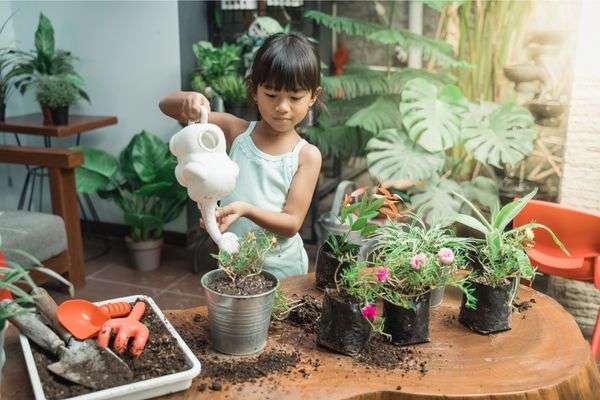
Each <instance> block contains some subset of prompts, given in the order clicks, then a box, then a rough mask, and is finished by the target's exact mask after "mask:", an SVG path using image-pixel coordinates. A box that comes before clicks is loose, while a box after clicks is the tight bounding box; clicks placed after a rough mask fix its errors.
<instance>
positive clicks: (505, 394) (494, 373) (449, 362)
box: [0, 274, 600, 400]
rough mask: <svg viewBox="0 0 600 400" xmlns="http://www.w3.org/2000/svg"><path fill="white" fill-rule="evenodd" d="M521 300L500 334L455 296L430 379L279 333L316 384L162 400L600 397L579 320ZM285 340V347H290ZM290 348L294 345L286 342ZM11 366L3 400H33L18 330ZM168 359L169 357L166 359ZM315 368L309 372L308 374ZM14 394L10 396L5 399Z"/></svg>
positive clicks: (272, 379)
mask: <svg viewBox="0 0 600 400" xmlns="http://www.w3.org/2000/svg"><path fill="white" fill-rule="evenodd" d="M283 286H284V289H285V291H286V292H287V293H290V292H293V293H298V294H302V293H306V292H309V293H311V294H313V295H317V294H318V292H316V291H315V290H314V289H313V286H314V275H313V274H309V275H306V276H302V277H295V278H291V279H288V280H286V281H285V282H284V285H283ZM519 299H521V300H530V299H534V301H535V303H534V304H533V307H532V308H530V309H528V310H526V311H523V312H521V313H515V314H514V315H513V329H512V330H511V331H508V332H504V333H501V334H497V335H489V336H482V335H478V334H476V333H472V332H470V331H469V330H467V329H466V328H464V327H463V326H462V325H460V324H459V323H458V322H457V320H456V319H452V318H451V316H452V315H457V313H458V306H459V303H458V300H459V297H458V296H457V295H456V293H453V292H451V293H447V294H446V298H445V300H444V303H443V304H442V305H441V306H439V307H438V308H435V309H433V310H432V318H431V342H430V343H427V344H423V345H418V346H416V347H417V348H418V349H419V350H420V351H421V352H422V356H423V357H424V358H426V359H427V361H428V363H427V365H428V369H429V371H428V372H427V373H426V374H422V373H420V372H418V371H411V372H409V373H407V374H404V375H402V374H401V373H400V372H399V371H394V370H392V371H386V370H378V369H374V368H366V367H365V366H362V365H360V364H357V363H356V362H354V361H353V360H352V359H350V358H349V357H345V356H341V355H337V354H333V353H329V352H327V351H325V350H322V349H320V348H317V347H316V345H315V342H314V335H312V336H311V335H308V336H305V337H302V338H298V337H295V338H291V340H292V341H293V342H294V343H292V344H290V338H286V340H282V338H281V337H280V336H278V335H276V334H271V336H270V338H269V344H268V347H267V348H280V347H282V346H283V347H284V348H287V349H288V350H296V351H299V352H300V353H301V359H302V361H301V363H302V365H300V366H298V367H297V368H296V369H299V368H301V367H302V366H304V365H308V364H306V362H307V360H309V359H311V358H312V359H314V358H319V360H320V362H321V366H320V367H319V369H318V370H317V371H312V370H311V375H310V376H309V377H308V378H305V377H303V376H302V374H299V373H291V374H278V375H271V376H269V377H265V378H262V379H260V380H258V381H256V382H254V383H250V382H248V383H242V384H227V383H224V385H223V390H222V391H212V390H210V389H206V390H205V391H202V392H201V391H199V388H200V385H201V384H202V383H205V382H206V379H202V378H198V379H196V380H195V381H194V383H193V385H192V387H191V388H190V389H188V390H187V391H185V392H179V393H175V394H172V395H169V396H164V397H162V398H163V399H170V400H184V399H185V400H191V399H301V400H311V399H361V400H362V399H380V400H384V399H385V400H388V399H399V400H405V399H410V400H413V399H446V398H452V399H488V400H492V399H494V400H508V399H511V400H512V399H515V400H516V399H519V400H534V399H540V400H541V399H552V400H557V399H564V400H576V399H577V400H585V399H599V398H600V374H599V373H598V370H597V368H596V365H595V363H594V362H593V361H592V359H591V352H590V348H589V344H588V343H587V342H586V341H585V340H584V339H583V337H582V335H581V333H580V331H579V328H578V327H577V325H576V324H575V321H574V320H573V318H572V317H571V316H570V315H569V314H568V313H567V312H566V311H565V310H564V309H563V308H562V307H561V306H560V305H558V304H557V303H556V302H555V301H554V300H552V299H551V298H549V297H547V296H545V295H543V294H541V293H538V292H536V291H534V290H532V289H529V288H526V287H521V289H520V292H519ZM198 313H200V314H206V308H205V307H198V308H194V309H189V310H178V311H177V310H176V311H170V312H167V316H168V318H169V319H170V320H171V322H174V325H176V326H177V325H178V323H177V322H176V321H178V322H181V321H184V320H185V321H187V323H193V317H194V315H196V314H198ZM282 342H284V343H282ZM285 342H287V344H286V343H285ZM6 350H7V356H8V362H7V364H6V366H5V367H4V378H3V380H2V388H1V391H0V398H2V399H5V398H6V399H11V400H29V399H32V398H33V397H32V392H31V388H30V385H29V382H28V377H27V372H26V369H25V365H24V361H23V356H22V353H21V350H20V348H19V346H18V342H17V338H16V334H15V332H14V330H13V328H12V327H11V329H10V330H9V333H8V336H7V343H6ZM157 362H160V360H157ZM307 369H308V367H307ZM5 396H6V397H5Z"/></svg>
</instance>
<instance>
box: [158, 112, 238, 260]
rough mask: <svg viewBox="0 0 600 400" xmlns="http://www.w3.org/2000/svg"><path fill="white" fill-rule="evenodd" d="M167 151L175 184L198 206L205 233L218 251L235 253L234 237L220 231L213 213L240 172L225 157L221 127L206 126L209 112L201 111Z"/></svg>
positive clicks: (170, 144)
mask: <svg viewBox="0 0 600 400" xmlns="http://www.w3.org/2000/svg"><path fill="white" fill-rule="evenodd" d="M169 150H170V151H171V153H172V154H173V155H174V156H175V157H177V166H176V167H175V177H176V178H177V182H179V184H180V185H181V186H184V187H186V188H187V192H188V196H189V197H190V199H192V200H194V201H195V202H196V203H197V204H198V208H199V209H200V212H201V213H202V217H203V218H204V223H205V225H206V231H207V232H208V234H209V235H210V237H211V238H212V239H213V240H214V241H215V243H216V244H217V246H219V249H220V250H224V251H227V252H228V253H230V254H233V253H237V252H238V250H239V243H238V237H237V235H236V234H235V233H231V232H225V233H223V234H222V233H221V231H219V226H218V224H217V219H216V215H215V210H216V209H217V201H218V200H219V199H222V198H223V197H226V196H227V195H229V194H230V193H231V192H232V191H233V189H235V184H236V180H237V176H238V174H239V171H240V169H239V167H238V165H237V164H236V163H235V162H234V161H232V160H231V159H230V158H229V156H228V155H227V151H226V143H225V134H224V133H223V131H222V130H221V128H219V127H218V126H217V125H215V124H209V123H208V109H206V108H205V107H202V108H201V112H200V123H188V126H186V127H185V128H183V129H182V130H180V131H179V132H177V133H176V134H175V135H173V137H172V138H171V140H170V141H169Z"/></svg>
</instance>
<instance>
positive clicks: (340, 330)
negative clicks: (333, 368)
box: [317, 259, 383, 356]
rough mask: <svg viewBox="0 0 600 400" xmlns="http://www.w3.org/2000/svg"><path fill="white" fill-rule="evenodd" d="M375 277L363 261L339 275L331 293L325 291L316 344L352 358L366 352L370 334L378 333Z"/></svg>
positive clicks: (348, 267)
mask: <svg viewBox="0 0 600 400" xmlns="http://www.w3.org/2000/svg"><path fill="white" fill-rule="evenodd" d="M375 276H376V274H374V273H373V269H372V268H369V264H368V263H367V262H366V261H358V260H356V259H355V260H354V261H353V262H351V263H349V264H348V266H347V267H346V268H345V269H344V270H343V271H342V272H341V276H340V279H339V280H338V281H336V285H337V287H336V288H335V289H331V288H327V289H325V295H324V296H323V306H322V309H321V318H320V319H319V331H318V334H317V343H318V344H319V345H320V346H323V347H326V348H328V349H330V350H333V351H335V352H338V353H341V354H346V355H349V356H354V355H357V354H359V353H360V352H362V351H363V350H365V349H366V348H367V345H368V344H369V340H370V339H371V334H372V333H373V331H377V332H379V333H381V328H382V322H383V320H382V319H381V318H378V316H377V307H376V306H375V301H376V299H377V292H376V290H375V284H376V278H375Z"/></svg>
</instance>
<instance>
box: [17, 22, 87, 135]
mask: <svg viewBox="0 0 600 400" xmlns="http://www.w3.org/2000/svg"><path fill="white" fill-rule="evenodd" d="M34 43H35V50H33V51H29V52H19V53H18V54H19V60H18V65H17V66H16V68H15V75H16V76H18V78H19V79H17V80H16V81H15V86H16V87H17V88H19V91H20V92H21V94H25V92H26V91H27V89H28V88H29V86H30V85H32V84H34V85H35V84H36V83H37V82H38V81H39V80H40V79H44V77H45V76H48V75H51V76H54V77H58V78H61V79H63V80H64V81H66V82H69V83H70V84H71V85H72V86H73V87H74V89H75V90H76V93H77V94H78V96H79V97H82V98H84V99H85V100H87V101H90V98H89V96H88V94H87V93H86V92H85V90H84V89H83V86H84V85H83V78H82V77H81V76H80V75H79V74H78V73H77V72H76V71H75V68H74V66H73V63H74V62H75V61H76V60H77V58H76V57H74V56H73V55H72V54H71V53H70V52H68V51H64V50H60V49H56V47H55V41H54V28H53V27H52V23H51V22H50V20H49V19H48V17H46V16H45V15H44V14H40V18H39V22H38V26H37V30H36V31H35V41H34ZM41 107H42V114H43V116H44V123H46V124H49V123H51V121H52V118H51V113H50V110H49V109H48V107H45V105H43V104H41Z"/></svg>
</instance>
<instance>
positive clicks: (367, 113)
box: [346, 96, 402, 133]
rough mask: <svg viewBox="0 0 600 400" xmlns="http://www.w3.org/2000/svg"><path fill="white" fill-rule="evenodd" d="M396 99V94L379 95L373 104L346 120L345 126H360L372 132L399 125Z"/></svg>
mask: <svg viewBox="0 0 600 400" xmlns="http://www.w3.org/2000/svg"><path fill="white" fill-rule="evenodd" d="M398 100H399V99H398V98H397V96H382V97H379V98H378V99H377V100H375V102H373V104H371V105H370V106H368V107H366V108H363V109H362V110H360V111H358V112H357V113H355V114H354V115H352V116H351V117H350V119H348V121H346V126H351V127H356V128H362V129H364V130H366V131H369V132H372V133H378V132H379V131H382V130H384V129H387V128H395V127H397V126H401V125H402V120H401V119H400V113H399V112H398Z"/></svg>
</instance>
